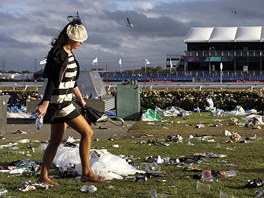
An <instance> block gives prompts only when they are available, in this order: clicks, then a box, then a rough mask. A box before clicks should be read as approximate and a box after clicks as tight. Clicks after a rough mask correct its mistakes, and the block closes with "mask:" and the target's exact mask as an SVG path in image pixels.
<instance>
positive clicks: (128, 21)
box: [127, 18, 134, 27]
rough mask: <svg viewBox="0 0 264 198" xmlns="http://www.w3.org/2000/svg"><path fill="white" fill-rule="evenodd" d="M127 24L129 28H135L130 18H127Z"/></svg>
mask: <svg viewBox="0 0 264 198" xmlns="http://www.w3.org/2000/svg"><path fill="white" fill-rule="evenodd" d="M127 24H128V26H129V27H134V25H133V24H132V23H131V22H130V20H129V18H127Z"/></svg>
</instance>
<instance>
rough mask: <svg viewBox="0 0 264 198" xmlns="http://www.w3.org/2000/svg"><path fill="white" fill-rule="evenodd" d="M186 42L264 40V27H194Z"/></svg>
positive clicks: (189, 32)
mask: <svg viewBox="0 0 264 198" xmlns="http://www.w3.org/2000/svg"><path fill="white" fill-rule="evenodd" d="M184 42H185V43H203V42H264V27H262V26H250V27H192V28H191V29H190V30H189V31H188V33H187V35H186V37H185V39H184Z"/></svg>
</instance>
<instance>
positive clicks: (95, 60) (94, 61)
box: [92, 57, 98, 65]
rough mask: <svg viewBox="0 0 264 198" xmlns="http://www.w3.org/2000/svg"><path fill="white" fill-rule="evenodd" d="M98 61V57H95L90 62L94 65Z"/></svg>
mask: <svg viewBox="0 0 264 198" xmlns="http://www.w3.org/2000/svg"><path fill="white" fill-rule="evenodd" d="M97 62H98V59H97V57H96V58H95V59H94V60H93V62H92V64H93V65H95V63H97Z"/></svg>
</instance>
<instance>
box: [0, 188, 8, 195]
mask: <svg viewBox="0 0 264 198" xmlns="http://www.w3.org/2000/svg"><path fill="white" fill-rule="evenodd" d="M6 193H8V191H7V189H5V188H2V187H1V188H0V197H2V196H5V194H6Z"/></svg>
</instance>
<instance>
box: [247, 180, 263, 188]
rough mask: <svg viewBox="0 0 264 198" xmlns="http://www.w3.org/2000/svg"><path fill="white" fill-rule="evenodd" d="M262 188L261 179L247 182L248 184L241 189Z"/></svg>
mask: <svg viewBox="0 0 264 198" xmlns="http://www.w3.org/2000/svg"><path fill="white" fill-rule="evenodd" d="M262 186H263V181H262V179H252V180H248V183H247V184H246V185H244V186H242V188H256V187H262Z"/></svg>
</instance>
